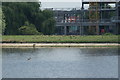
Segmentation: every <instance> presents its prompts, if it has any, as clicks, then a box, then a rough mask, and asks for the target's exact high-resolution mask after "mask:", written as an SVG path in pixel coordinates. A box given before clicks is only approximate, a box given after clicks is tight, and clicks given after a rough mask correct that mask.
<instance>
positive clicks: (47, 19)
mask: <svg viewBox="0 0 120 80" xmlns="http://www.w3.org/2000/svg"><path fill="white" fill-rule="evenodd" d="M40 7H41V3H40V2H4V3H2V11H3V14H4V18H3V19H4V20H5V27H4V31H3V34H4V35H32V34H34V35H36V34H45V35H50V34H54V33H55V20H54V18H53V12H52V11H50V10H41V9H40Z"/></svg>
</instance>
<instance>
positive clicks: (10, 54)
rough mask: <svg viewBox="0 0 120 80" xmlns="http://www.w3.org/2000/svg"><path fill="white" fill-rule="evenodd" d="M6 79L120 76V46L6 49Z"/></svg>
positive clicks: (4, 56)
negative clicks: (119, 50) (119, 74)
mask: <svg viewBox="0 0 120 80" xmlns="http://www.w3.org/2000/svg"><path fill="white" fill-rule="evenodd" d="M2 77H3V78H118V49H117V48H3V52H2Z"/></svg>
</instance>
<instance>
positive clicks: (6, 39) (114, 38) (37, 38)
mask: <svg viewBox="0 0 120 80" xmlns="http://www.w3.org/2000/svg"><path fill="white" fill-rule="evenodd" d="M119 36H120V35H103V36H101V35H91V36H80V35H78V36H76V35H71V36H58V35H50V36H49V35H4V36H2V42H3V43H118V42H120V41H119V40H118V37H119Z"/></svg>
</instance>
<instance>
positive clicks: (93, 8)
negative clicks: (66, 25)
mask: <svg viewBox="0 0 120 80" xmlns="http://www.w3.org/2000/svg"><path fill="white" fill-rule="evenodd" d="M98 8H99V5H98V2H97V1H96V2H95V1H94V2H89V22H92V23H94V24H95V25H96V26H91V25H89V32H90V33H91V34H99V24H98V21H99V10H98ZM93 32H95V33H93Z"/></svg>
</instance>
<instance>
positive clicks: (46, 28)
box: [43, 18, 55, 35]
mask: <svg viewBox="0 0 120 80" xmlns="http://www.w3.org/2000/svg"><path fill="white" fill-rule="evenodd" d="M43 32H44V34H45V35H51V34H54V33H55V20H54V19H53V18H49V19H48V20H46V21H44V22H43Z"/></svg>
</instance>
